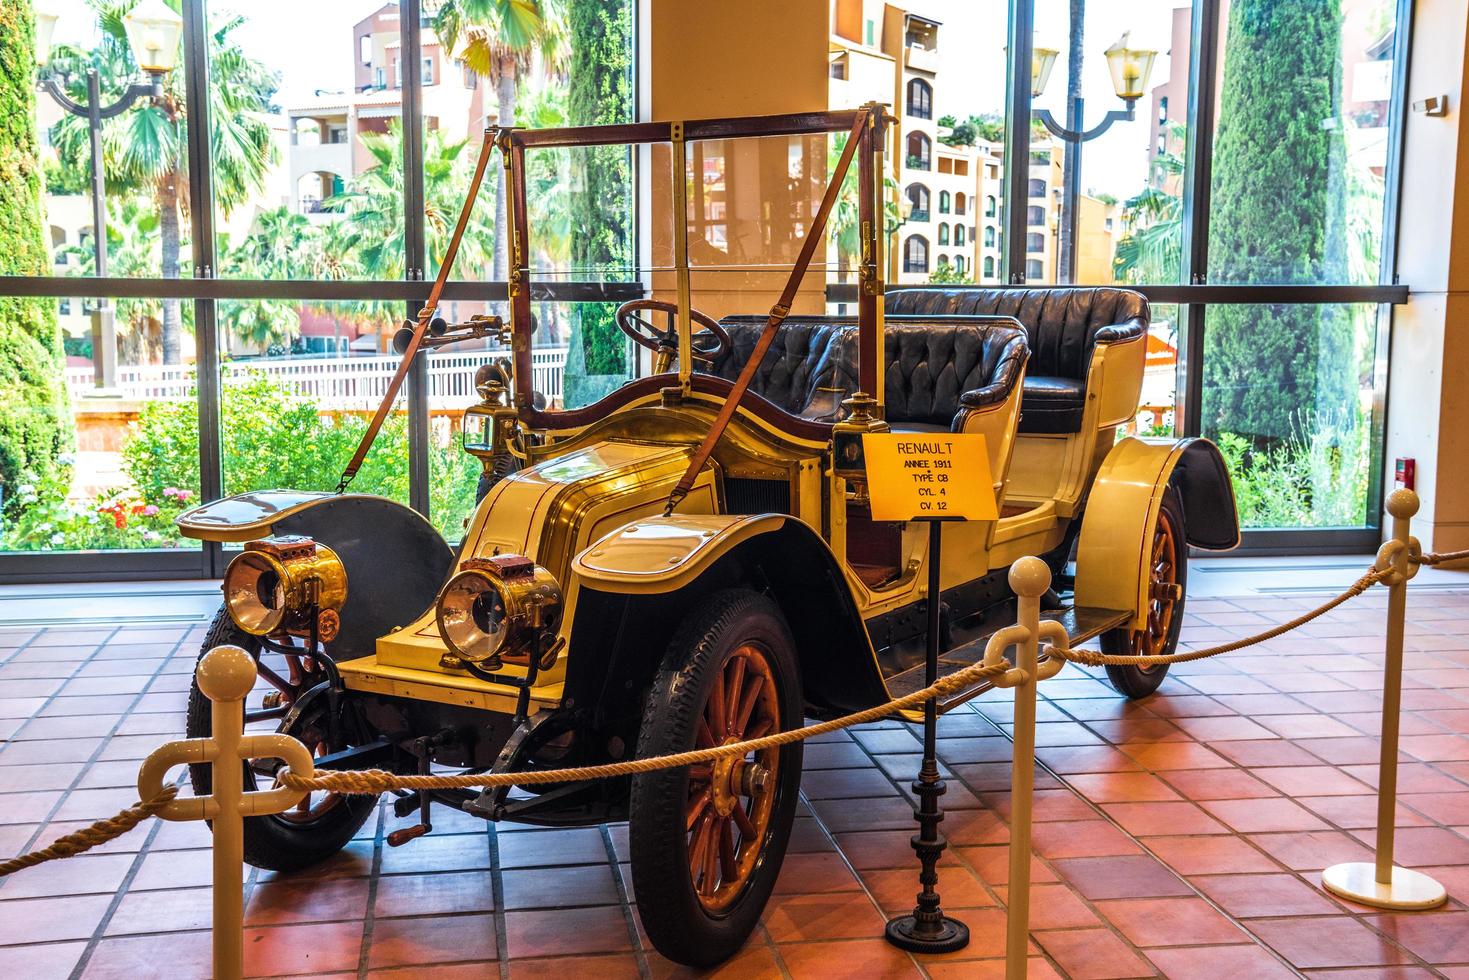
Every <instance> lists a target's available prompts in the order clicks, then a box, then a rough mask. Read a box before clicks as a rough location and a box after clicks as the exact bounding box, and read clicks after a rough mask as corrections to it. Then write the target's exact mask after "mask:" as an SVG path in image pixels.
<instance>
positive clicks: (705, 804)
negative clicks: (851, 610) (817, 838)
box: [684, 643, 780, 912]
mask: <svg viewBox="0 0 1469 980" xmlns="http://www.w3.org/2000/svg"><path fill="white" fill-rule="evenodd" d="M768 657H769V654H768V652H767V651H766V650H764V649H762V648H761V647H760V646H758V645H756V644H753V643H747V644H744V645H742V646H740V647H738V648H737V649H736V650H735V651H734V652H733V653H732V654H730V657H729V659H728V660H726V661H725V662H724V666H723V668H722V669H721V670H720V671H719V672H718V673H717V675H716V676H715V679H714V689H713V690H712V691H710V692H709V696H708V699H707V700H706V701H705V702H704V711H703V715H702V717H701V718H700V719H699V723H698V739H697V743H696V744H697V745H698V747H699V748H711V747H713V746H715V745H727V744H730V743H732V742H740V741H744V740H745V739H750V738H759V737H760V736H761V735H767V734H769V733H770V732H773V731H776V730H778V729H779V727H780V704H779V702H778V701H777V699H776V680H775V676H774V674H773V673H772V672H771V669H770V661H769V659H768ZM779 773H780V750H779V749H764V750H762V751H760V752H756V753H752V754H751V755H749V756H731V757H729V758H725V759H720V760H719V761H718V762H715V763H714V764H713V765H708V766H696V767H690V769H689V798H688V802H687V804H685V806H684V822H685V824H687V826H688V828H689V837H688V856H689V877H690V879H691V880H692V881H693V883H694V893H695V894H696V895H698V897H699V901H700V903H702V904H703V906H704V907H705V908H706V909H709V910H710V911H714V912H718V911H722V910H723V909H725V908H727V907H728V906H729V905H730V903H732V902H733V901H734V900H735V899H736V898H738V897H739V894H740V892H741V891H743V890H744V887H745V885H746V884H747V883H748V882H749V880H750V873H751V872H752V871H753V870H754V868H755V861H756V859H757V858H758V857H759V856H760V845H761V843H762V842H763V841H764V840H765V833H766V831H767V830H768V829H769V828H770V814H771V810H772V808H773V804H774V800H775V794H774V793H772V792H770V789H771V787H772V785H773V782H774V780H775V778H776V777H777V776H778V775H779Z"/></svg>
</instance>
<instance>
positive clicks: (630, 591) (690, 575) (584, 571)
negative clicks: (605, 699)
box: [572, 514, 888, 717]
mask: <svg viewBox="0 0 1469 980" xmlns="http://www.w3.org/2000/svg"><path fill="white" fill-rule="evenodd" d="M572 567H573V569H574V571H575V573H576V575H577V578H578V581H579V585H580V587H581V588H583V589H587V590H590V591H592V592H595V593H601V594H611V595H622V596H625V597H626V601H628V602H629V603H630V604H631V605H632V607H633V610H634V612H633V615H632V616H630V617H629V618H630V620H631V621H633V622H641V623H645V624H648V623H649V619H648V618H647V617H645V616H642V615H639V614H638V612H637V610H639V609H641V608H643V607H646V609H647V616H649V617H650V616H661V617H666V616H668V615H669V613H670V612H673V613H674V615H677V614H678V613H677V612H676V611H677V610H683V611H686V610H688V609H689V608H691V607H692V605H693V603H694V602H696V601H698V600H699V599H700V598H701V597H702V596H703V595H705V594H707V593H709V592H712V591H715V590H718V589H721V588H729V587H736V586H737V587H744V588H752V589H755V590H757V591H760V592H764V593H765V594H766V595H768V596H769V597H770V598H771V599H772V600H774V601H775V603H776V604H777V605H778V606H780V608H781V612H782V613H783V614H784V616H785V619H786V622H787V624H789V626H790V628H791V634H792V636H794V638H795V641H796V656H797V659H798V660H799V661H800V664H801V682H802V686H803V689H804V693H805V698H806V701H807V704H808V705H809V706H810V707H811V709H812V710H813V711H814V713H816V714H818V715H820V716H823V717H826V716H831V715H837V714H842V713H845V712H850V711H857V710H860V709H863V708H868V707H871V706H873V705H876V704H881V703H883V702H884V701H886V700H887V698H888V693H887V685H886V683H885V682H884V681H883V678H882V671H881V670H880V669H879V667H878V664H877V657H876V655H875V653H874V651H873V649H872V641H871V639H870V637H869V636H868V634H867V627H866V624H864V623H863V621H862V616H861V613H860V612H859V610H858V607H857V603H856V601H855V600H854V599H853V597H852V593H851V589H850V588H849V586H848V585H847V581H846V578H845V576H843V575H842V572H841V568H840V566H839V565H838V564H837V560H836V556H835V555H833V554H832V553H831V549H830V548H828V547H827V545H826V542H825V541H823V540H822V539H821V537H820V535H818V534H817V533H816V532H815V531H814V530H812V529H811V528H810V527H808V526H807V525H806V524H805V523H804V522H802V521H799V520H797V519H795V518H794V517H790V516H788V515H786V514H755V515H748V514H674V515H672V516H669V517H653V518H645V519H640V520H637V521H633V522H632V523H630V524H629V525H628V526H626V527H624V528H620V529H619V530H617V531H614V532H613V533H612V534H609V535H607V536H606V537H603V538H601V539H600V540H598V541H597V542H596V543H595V544H593V545H591V547H589V548H587V549H586V550H585V551H583V552H582V553H581V554H579V555H577V557H576V560H575V562H573V565H572ZM673 625H674V624H672V623H668V622H662V623H661V627H660V628H664V627H666V629H663V632H667V633H669V634H671V633H672V629H673ZM645 629H647V630H649V631H652V630H653V629H654V627H653V626H651V625H648V626H646V627H645ZM659 635H660V636H661V635H662V633H660V634H659ZM572 642H573V643H574V644H578V643H581V644H584V643H586V642H587V641H586V639H585V638H584V637H578V636H574V637H573V639H572ZM658 653H659V654H660V655H661V650H659V651H658ZM581 656H583V654H582V653H577V654H575V655H574V658H575V657H581Z"/></svg>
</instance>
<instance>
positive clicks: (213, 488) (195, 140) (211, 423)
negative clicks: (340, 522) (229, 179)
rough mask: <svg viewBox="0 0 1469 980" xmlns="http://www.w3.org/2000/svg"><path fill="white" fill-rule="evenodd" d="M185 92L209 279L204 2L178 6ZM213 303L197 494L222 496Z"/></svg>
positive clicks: (194, 225) (207, 328)
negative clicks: (179, 9) (182, 23)
mask: <svg viewBox="0 0 1469 980" xmlns="http://www.w3.org/2000/svg"><path fill="white" fill-rule="evenodd" d="M183 16H184V35H183V47H184V88H185V96H184V97H185V101H186V104H187V105H188V106H189V115H188V122H187V130H186V133H185V136H186V142H187V145H188V167H189V173H188V184H189V202H190V207H189V232H190V237H191V238H192V239H193V240H192V241H191V242H190V248H191V252H192V259H193V263H194V277H195V278H196V279H212V278H214V268H215V262H216V257H215V254H214V183H213V171H212V168H213V163H214V161H213V160H212V159H211V154H210V151H209V148H210V139H209V134H210V127H211V125H212V123H211V120H210V117H209V29H208V24H207V18H208V7H207V4H206V3H205V0H196V2H194V3H186V4H184V5H183ZM216 302H217V301H216V300H213V299H209V298H203V297H201V298H196V299H195V300H194V380H195V391H196V393H197V395H196V397H197V398H198V403H199V404H198V416H199V495H200V497H201V498H202V499H204V500H217V499H218V498H220V497H222V496H224V464H223V458H222V454H221V449H220V380H219V332H218V317H217V310H216ZM223 557H224V556H223V549H222V548H221V546H220V544H219V542H217V541H206V542H204V545H203V549H202V552H201V569H200V571H201V574H203V575H208V576H211V577H212V576H215V575H220V574H222V573H223Z"/></svg>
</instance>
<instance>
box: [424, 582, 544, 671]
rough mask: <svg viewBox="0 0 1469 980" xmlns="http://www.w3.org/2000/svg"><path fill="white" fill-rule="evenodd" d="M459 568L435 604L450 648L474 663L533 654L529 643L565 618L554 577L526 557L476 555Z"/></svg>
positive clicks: (443, 635)
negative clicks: (562, 614) (561, 610)
mask: <svg viewBox="0 0 1469 980" xmlns="http://www.w3.org/2000/svg"><path fill="white" fill-rule="evenodd" d="M460 569H461V570H460V571H459V573H458V574H456V575H455V576H454V577H453V578H451V579H449V582H448V584H447V585H445V586H444V588H443V591H441V592H440V593H439V601H438V605H437V608H436V618H437V619H438V624H439V635H440V636H441V637H442V638H443V640H444V644H445V646H447V647H448V648H449V649H450V650H451V651H453V654H454V656H456V657H458V658H459V659H461V660H467V661H469V662H470V663H474V664H484V663H489V662H496V663H497V662H499V661H501V660H503V659H505V658H507V657H518V656H520V655H524V656H526V657H527V658H528V657H529V655H530V653H531V651H530V650H529V649H528V647H529V646H530V644H531V643H532V642H533V641H534V640H535V638H536V637H537V636H539V635H540V633H541V631H543V630H546V629H552V628H554V627H555V625H556V622H557V620H558V618H559V616H560V609H561V589H560V588H559V587H558V586H557V585H556V580H555V578H553V577H552V575H551V573H550V572H548V571H546V570H545V569H544V568H542V567H540V566H539V565H537V564H536V563H535V562H533V561H531V560H530V559H529V558H526V557H525V556H523V555H496V556H494V557H492V558H471V559H468V560H466V561H465V562H464V563H463V564H462V565H461V566H460ZM527 662H529V661H528V660H527Z"/></svg>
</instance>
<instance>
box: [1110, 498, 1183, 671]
mask: <svg viewBox="0 0 1469 980" xmlns="http://www.w3.org/2000/svg"><path fill="white" fill-rule="evenodd" d="M1144 561H1145V563H1146V565H1145V567H1144V570H1143V572H1144V575H1146V576H1147V590H1148V591H1147V624H1146V626H1145V627H1144V628H1142V629H1116V630H1109V631H1108V632H1106V633H1103V634H1102V650H1103V652H1105V653H1116V654H1124V655H1129V656H1134V657H1154V656H1167V655H1168V654H1171V653H1173V652H1174V651H1175V650H1176V649H1177V648H1178V634H1179V631H1180V629H1181V628H1182V626H1183V606H1184V601H1185V595H1184V590H1185V585H1186V583H1187V579H1188V543H1187V542H1186V541H1185V540H1184V523H1183V504H1182V502H1181V501H1180V500H1179V498H1178V494H1177V492H1176V491H1174V490H1172V489H1169V490H1168V491H1167V492H1166V493H1165V494H1164V496H1163V506H1162V508H1161V509H1160V510H1159V511H1158V523H1157V526H1156V527H1155V528H1154V529H1153V540H1152V542H1151V545H1150V546H1149V549H1148V551H1147V552H1146V554H1145V555H1144ZM1167 673H1168V665H1167V664H1159V665H1152V666H1148V665H1136V666H1134V665H1128V666H1108V667H1107V677H1108V679H1109V680H1110V681H1111V682H1112V686H1113V687H1115V688H1117V690H1118V691H1119V692H1121V693H1122V694H1125V695H1127V696H1128V697H1130V698H1140V697H1145V696H1147V695H1149V694H1152V693H1153V692H1154V691H1156V690H1157V689H1158V685H1160V684H1162V683H1163V677H1164V675H1166V674H1167Z"/></svg>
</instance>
